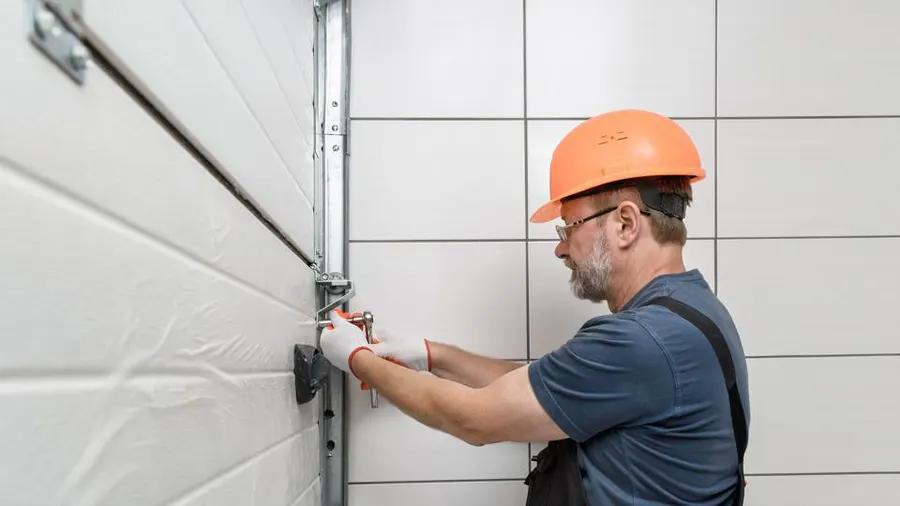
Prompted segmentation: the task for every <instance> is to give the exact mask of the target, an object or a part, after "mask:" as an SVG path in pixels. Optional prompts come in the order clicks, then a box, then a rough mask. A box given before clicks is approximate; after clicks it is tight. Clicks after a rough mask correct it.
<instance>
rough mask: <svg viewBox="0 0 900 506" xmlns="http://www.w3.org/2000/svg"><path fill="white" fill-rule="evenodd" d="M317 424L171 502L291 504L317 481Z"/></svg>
mask: <svg viewBox="0 0 900 506" xmlns="http://www.w3.org/2000/svg"><path fill="white" fill-rule="evenodd" d="M320 444H321V441H320V436H319V431H318V428H316V427H310V428H308V429H305V430H304V431H303V432H301V433H299V434H296V435H294V436H291V438H290V439H288V440H287V441H284V442H282V443H278V444H277V445H275V447H274V448H270V449H268V450H266V451H265V452H263V453H262V454H260V455H258V456H257V457H255V458H253V459H251V460H249V461H247V462H245V463H244V464H241V465H240V466H238V467H237V468H235V469H233V470H230V471H228V472H227V473H225V474H223V475H221V476H217V477H216V478H214V479H213V480H211V481H210V482H209V483H205V484H203V485H201V486H200V487H199V488H197V489H196V490H194V491H191V492H190V493H189V494H187V495H186V496H184V497H183V498H180V499H178V500H176V501H175V502H173V503H172V504H173V505H174V506H201V505H219V504H235V505H252V504H259V505H268V504H273V505H274V504H284V505H287V504H294V502H295V501H297V500H299V499H300V498H301V497H302V496H303V495H304V494H305V493H306V492H307V491H308V490H310V489H312V488H314V487H315V486H316V485H317V484H318V483H319V481H318V479H319V478H318V477H319V470H318V468H316V467H311V466H307V465H304V464H305V463H308V462H317V461H318V460H319V446H320Z"/></svg>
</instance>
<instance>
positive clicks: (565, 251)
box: [553, 241, 569, 259]
mask: <svg viewBox="0 0 900 506" xmlns="http://www.w3.org/2000/svg"><path fill="white" fill-rule="evenodd" d="M553 254H554V255H556V258H559V259H565V258H566V257H568V256H569V245H568V244H566V242H565V241H559V243H557V245H556V248H555V249H554V250H553Z"/></svg>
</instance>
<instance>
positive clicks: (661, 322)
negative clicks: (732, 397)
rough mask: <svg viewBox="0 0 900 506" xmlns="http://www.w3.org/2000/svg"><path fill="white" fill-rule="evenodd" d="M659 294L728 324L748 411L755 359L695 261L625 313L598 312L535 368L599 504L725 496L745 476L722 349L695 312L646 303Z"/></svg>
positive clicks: (534, 380) (535, 381) (721, 499)
mask: <svg viewBox="0 0 900 506" xmlns="http://www.w3.org/2000/svg"><path fill="white" fill-rule="evenodd" d="M660 296H670V297H673V298H675V299H677V300H679V301H681V302H684V303H686V304H688V305H690V306H692V307H694V308H695V309H697V310H698V311H700V312H702V313H703V314H705V315H706V316H707V317H708V318H710V319H711V320H712V321H713V322H715V324H716V325H717V326H718V327H719V329H720V330H721V331H722V334H723V335H724V336H725V340H726V341H727V342H728V346H729V348H730V350H731V356H732V359H733V360H734V367H735V374H736V376H737V382H738V388H739V389H740V393H741V398H742V400H743V402H744V411H745V412H746V413H747V416H748V417H749V414H750V406H749V404H748V402H749V396H748V392H747V363H746V362H745V360H744V351H743V348H742V347H741V341H740V337H739V336H738V332H737V329H735V326H734V322H733V321H732V320H731V316H730V315H729V314H728V311H727V310H726V309H725V307H724V306H723V305H722V303H721V302H719V300H718V299H717V298H716V296H715V295H714V294H713V293H712V291H711V290H710V289H709V285H707V284H706V281H704V279H703V276H702V275H701V274H700V273H699V272H698V271H696V270H694V271H690V272H685V273H681V274H668V275H663V276H659V277H657V278H656V279H654V280H653V281H651V282H650V283H649V284H647V286H645V287H644V288H643V289H642V290H641V291H640V292H638V293H637V295H635V296H634V297H633V298H632V299H631V300H630V301H629V302H628V304H626V305H625V307H623V308H622V310H621V311H619V312H617V313H615V314H612V315H608V316H600V317H597V318H593V319H591V320H589V321H588V322H587V323H585V324H584V325H583V326H582V327H581V329H580V330H579V331H578V333H577V334H576V335H575V337H573V338H572V339H570V340H569V341H568V342H567V343H566V344H564V345H563V346H562V347H561V348H559V349H557V350H556V351H554V352H552V353H550V354H547V355H545V356H544V357H542V358H541V359H540V360H538V361H536V362H534V363H532V364H531V366H530V367H529V369H528V375H529V378H530V380H531V386H532V388H533V389H534V393H535V394H536V395H537V398H538V401H540V403H541V405H542V406H543V407H544V410H546V411H547V414H549V415H550V417H551V418H552V419H553V420H554V421H555V422H556V424H557V425H559V427H560V428H561V429H562V430H563V431H565V432H566V434H568V435H569V437H571V438H572V439H574V440H575V441H577V442H578V443H579V444H578V461H579V465H580V467H581V470H582V477H583V480H584V486H585V489H586V491H587V496H588V502H589V504H591V505H607V504H616V505H618V504H665V505H672V504H692V505H694V504H704V505H720V504H726V503H727V501H728V500H729V498H731V496H732V494H733V493H734V491H735V487H736V486H737V457H736V455H737V450H736V447H735V441H734V436H733V435H732V429H731V412H730V410H729V404H728V393H727V391H726V389H725V380H724V378H723V377H722V371H721V369H720V367H719V363H718V361H717V360H716V355H715V352H714V351H713V348H712V346H710V344H709V341H707V339H706V337H705V336H704V335H703V334H702V333H701V332H700V331H699V330H698V329H697V328H696V327H694V326H693V325H692V324H691V323H689V322H688V321H687V320H685V319H683V318H682V317H680V316H678V315H676V314H675V313H672V312H671V311H669V310H668V309H666V308H664V307H662V306H657V305H652V306H648V305H646V304H647V302H649V301H650V300H651V299H654V298H656V297H660ZM748 424H749V420H748Z"/></svg>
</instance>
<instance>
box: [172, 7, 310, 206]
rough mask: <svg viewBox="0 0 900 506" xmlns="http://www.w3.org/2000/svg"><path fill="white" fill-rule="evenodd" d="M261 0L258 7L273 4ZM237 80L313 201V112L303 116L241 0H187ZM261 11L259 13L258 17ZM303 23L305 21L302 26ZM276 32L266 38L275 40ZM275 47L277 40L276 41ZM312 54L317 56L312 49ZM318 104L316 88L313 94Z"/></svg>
mask: <svg viewBox="0 0 900 506" xmlns="http://www.w3.org/2000/svg"><path fill="white" fill-rule="evenodd" d="M259 1H260V0H254V1H253V2H250V4H256V7H257V9H256V11H259V10H263V11H265V10H272V7H270V6H265V5H262V4H258V3H257V2H259ZM182 3H183V4H184V6H185V7H186V8H187V10H188V12H189V13H190V16H191V19H192V20H193V22H194V24H195V25H196V26H197V28H198V29H199V30H200V32H201V33H202V34H203V38H204V40H205V41H206V43H207V44H209V47H210V49H211V50H212V52H213V54H214V55H215V57H216V59H217V60H218V61H219V62H220V63H221V64H222V67H223V68H224V69H225V73H226V74H227V75H228V77H229V79H230V80H231V83H232V84H233V86H234V87H235V88H236V89H237V90H238V93H240V95H241V98H242V99H243V100H244V102H246V104H247V107H248V108H249V109H250V111H251V113H252V115H253V117H254V119H255V120H256V121H257V122H259V124H260V125H261V127H262V129H263V131H264V132H265V134H266V137H268V139H269V140H270V141H271V143H272V145H273V146H274V147H275V151H276V152H277V153H278V155H279V157H280V158H281V159H282V161H283V162H284V164H285V165H286V166H287V167H288V169H289V170H290V172H291V174H292V175H293V176H294V179H296V180H297V182H298V183H299V185H300V190H301V191H302V192H303V194H304V195H305V196H306V199H307V200H308V201H310V202H312V201H313V158H312V137H313V134H314V131H313V127H314V124H313V118H312V115H308V116H307V117H305V118H304V117H301V116H297V115H296V113H294V112H293V108H292V107H291V104H290V102H289V100H288V97H287V91H286V90H287V88H286V87H285V86H283V85H282V83H281V82H280V81H279V80H278V75H277V73H276V71H275V68H276V67H275V65H273V63H274V61H273V60H272V58H271V57H270V55H269V54H268V53H267V51H266V50H265V48H264V47H263V46H262V40H263V36H264V33H257V31H256V30H255V27H254V25H253V24H252V23H251V20H250V19H249V16H248V14H249V12H250V10H249V9H247V8H245V7H244V5H242V4H243V3H244V2H242V1H241V0H182ZM258 18H259V16H257V19H258ZM298 28H299V27H298ZM270 39H271V38H270V37H268V36H267V37H265V40H267V41H270ZM270 47H271V45H270ZM310 56H312V55H311V54H310ZM282 63H283V62H282ZM309 102H310V105H311V104H312V94H311V93H310V94H309Z"/></svg>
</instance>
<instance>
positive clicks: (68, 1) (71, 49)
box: [25, 0, 91, 84]
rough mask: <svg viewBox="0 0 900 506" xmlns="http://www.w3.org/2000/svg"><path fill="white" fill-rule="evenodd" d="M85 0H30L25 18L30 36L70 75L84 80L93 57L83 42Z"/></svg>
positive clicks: (81, 82) (81, 81)
mask: <svg viewBox="0 0 900 506" xmlns="http://www.w3.org/2000/svg"><path fill="white" fill-rule="evenodd" d="M81 3H82V0H28V2H27V3H26V9H25V19H26V23H27V28H28V38H29V39H30V40H31V42H32V44H34V45H35V47H37V48H38V49H40V50H41V51H42V52H43V53H44V54H45V55H47V57H48V58H50V60H52V61H53V63H55V64H56V65H57V66H58V67H59V68H60V69H62V71H63V72H65V73H66V75H67V76H69V77H71V78H72V80H73V81H75V82H76V83H78V84H84V73H85V71H86V70H87V66H88V62H89V61H90V59H91V53H90V50H88V48H87V46H85V44H84V43H83V42H82V38H83V28H82V26H83V25H82V19H83V18H82V12H83V11H82V5H81Z"/></svg>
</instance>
